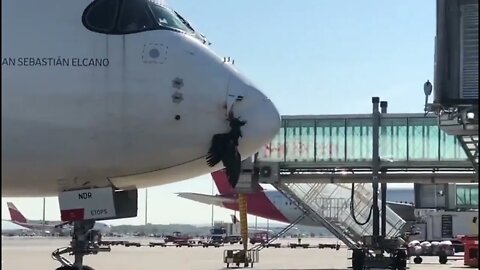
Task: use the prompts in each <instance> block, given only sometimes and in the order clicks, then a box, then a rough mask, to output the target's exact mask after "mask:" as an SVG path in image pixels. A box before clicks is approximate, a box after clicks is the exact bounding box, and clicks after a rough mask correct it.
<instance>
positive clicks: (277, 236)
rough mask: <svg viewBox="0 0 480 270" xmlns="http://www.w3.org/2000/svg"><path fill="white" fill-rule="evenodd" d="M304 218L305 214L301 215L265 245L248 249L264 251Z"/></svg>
mask: <svg viewBox="0 0 480 270" xmlns="http://www.w3.org/2000/svg"><path fill="white" fill-rule="evenodd" d="M305 217H306V214H305V213H303V214H302V215H300V216H299V217H298V218H297V219H296V220H294V221H293V222H292V223H290V224H289V225H288V226H286V227H285V228H283V229H282V230H281V231H280V232H278V233H277V234H276V235H274V236H273V237H272V238H269V239H268V241H267V243H263V244H258V245H256V246H254V247H252V248H250V250H253V251H260V250H262V249H264V248H265V247H266V246H268V245H269V244H271V243H273V241H275V240H277V239H278V238H280V237H282V235H284V234H285V233H286V232H288V231H289V230H290V229H291V228H293V227H294V226H295V225H297V224H298V223H299V222H300V221H302V220H303V219H304V218H305Z"/></svg>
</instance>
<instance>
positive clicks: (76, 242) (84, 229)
mask: <svg viewBox="0 0 480 270" xmlns="http://www.w3.org/2000/svg"><path fill="white" fill-rule="evenodd" d="M93 225H95V221H94V220H82V221H74V222H73V235H72V241H71V242H70V246H69V247H64V248H59V249H57V250H55V251H54V252H53V253H52V257H53V258H54V259H55V260H57V261H59V262H60V263H61V264H62V266H60V267H59V268H57V270H93V268H91V267H89V266H84V265H83V256H85V255H90V254H97V253H98V252H109V251H110V247H107V248H105V247H100V246H99V244H98V242H97V241H96V239H98V237H97V234H98V232H97V231H94V230H92V228H93ZM65 253H68V254H69V255H73V256H74V257H75V260H74V262H73V264H72V263H71V262H70V261H68V260H67V259H65V258H64V257H63V256H62V255H63V254H65Z"/></svg>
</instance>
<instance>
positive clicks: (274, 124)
mask: <svg viewBox="0 0 480 270" xmlns="http://www.w3.org/2000/svg"><path fill="white" fill-rule="evenodd" d="M244 101H245V102H246V103H248V104H244V105H245V106H244V108H243V110H242V106H239V107H238V113H239V114H238V115H239V116H241V117H242V119H244V120H246V121H247V124H246V125H245V126H244V127H243V128H242V132H243V138H242V141H241V142H240V145H239V151H240V154H241V155H242V157H243V158H245V157H247V156H250V155H253V154H255V153H256V152H258V151H259V150H260V149H261V148H262V147H264V146H265V145H266V144H268V143H269V142H271V141H272V140H273V138H274V137H275V136H276V135H277V134H278V133H279V131H280V127H281V118H280V114H279V112H278V110H277V108H276V107H275V105H274V104H273V102H272V101H271V100H270V99H268V98H267V97H266V96H265V95H264V94H263V93H262V92H260V91H259V90H257V89H255V88H250V90H249V91H248V92H247V93H246V98H245V99H244V100H243V101H242V102H244Z"/></svg>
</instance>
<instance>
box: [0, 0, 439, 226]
mask: <svg viewBox="0 0 480 270" xmlns="http://www.w3.org/2000/svg"><path fill="white" fill-rule="evenodd" d="M167 3H168V4H169V5H170V6H171V7H172V8H174V9H175V10H177V11H178V12H179V13H180V14H181V15H182V16H183V17H185V18H186V19H187V20H189V21H190V22H191V23H192V24H193V26H194V27H195V28H196V30H197V31H199V32H201V33H203V34H205V35H206V36H207V38H208V39H209V40H210V41H211V42H212V46H211V47H212V49H213V50H214V51H215V52H217V53H218V54H219V55H221V56H230V57H232V58H233V59H235V65H236V66H237V68H239V69H240V70H241V71H242V72H243V73H245V75H246V76H247V77H249V78H250V79H251V80H252V81H253V82H254V83H255V84H256V85H257V86H259V88H260V89H262V91H263V92H265V94H267V95H268V96H269V97H270V98H271V99H272V100H273V102H274V103H275V104H276V105H277V107H278V109H279V111H280V113H281V114H283V115H292V114H343V113H349V114H353V113H369V112H370V111H371V105H370V104H371V103H370V102H371V97H372V96H379V97H381V99H382V100H387V101H388V102H389V107H388V110H389V112H394V113H414V112H421V111H422V110H423V103H424V94H423V83H424V82H425V81H426V80H427V79H429V80H430V81H432V80H433V56H434V36H435V1H433V0H422V1H418V0H404V1H381V0H367V1H357V0H346V1H334V0H329V1H327V0H298V1H286V0H261V1H254V0H242V1H218V0H203V1H187V0H168V1H167ZM184 191H190V192H199V193H208V194H210V193H211V192H212V181H211V179H210V177H209V176H208V175H207V176H201V177H197V178H194V179H191V180H187V181H184V182H180V183H175V184H170V185H166V186H160V187H155V188H151V189H149V213H148V216H149V221H150V222H152V223H163V224H165V223H194V224H198V223H209V222H210V219H211V208H210V206H205V205H201V204H197V203H194V202H190V201H187V200H185V199H181V198H178V197H177V196H176V195H175V194H174V193H175V192H184ZM215 192H216V190H215ZM8 200H10V201H13V202H14V203H15V204H16V205H17V207H18V208H19V209H20V210H21V211H22V212H24V214H25V215H26V216H27V218H32V219H41V218H42V199H41V198H32V199H23V198H22V199H18V198H14V199H9V198H2V218H3V219H9V216H8V210H7V207H6V202H7V201H8ZM46 212H47V213H46V217H47V219H56V220H58V219H59V210H58V201H57V199H56V198H48V199H47V210H46ZM179 213H181V214H179ZM230 214H231V211H228V210H223V209H220V208H215V220H225V221H226V220H229V215H230ZM250 220H253V219H252V218H251V217H250ZM259 221H260V219H259ZM143 222H144V191H143V190H141V191H140V201H139V216H138V217H137V218H131V219H123V220H117V221H112V222H110V223H112V224H122V223H127V224H143ZM262 222H263V220H262Z"/></svg>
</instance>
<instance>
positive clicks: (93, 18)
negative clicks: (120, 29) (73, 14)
mask: <svg viewBox="0 0 480 270" xmlns="http://www.w3.org/2000/svg"><path fill="white" fill-rule="evenodd" d="M118 6H119V1H118V0H97V1H94V2H93V3H91V4H90V5H89V6H88V7H87V8H86V9H85V12H84V16H83V24H84V25H85V27H87V29H89V30H91V31H94V32H100V33H107V32H110V31H112V30H113V28H114V27H115V20H116V18H117V13H118Z"/></svg>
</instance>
